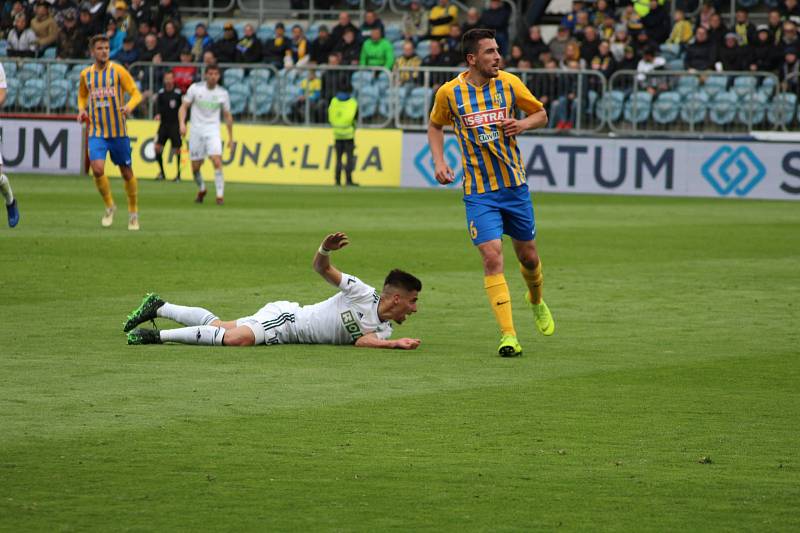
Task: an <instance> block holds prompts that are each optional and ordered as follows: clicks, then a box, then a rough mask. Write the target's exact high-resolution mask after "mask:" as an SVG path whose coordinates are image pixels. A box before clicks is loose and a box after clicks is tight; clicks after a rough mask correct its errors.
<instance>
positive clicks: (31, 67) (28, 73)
mask: <svg viewBox="0 0 800 533" xmlns="http://www.w3.org/2000/svg"><path fill="white" fill-rule="evenodd" d="M17 77H18V78H19V81H21V82H23V83H25V82H26V81H28V80H32V79H39V80H41V79H43V78H44V64H43V63H23V64H22V68H21V69H19V71H18V72H17Z"/></svg>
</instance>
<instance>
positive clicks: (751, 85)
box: [733, 76, 758, 98]
mask: <svg viewBox="0 0 800 533" xmlns="http://www.w3.org/2000/svg"><path fill="white" fill-rule="evenodd" d="M756 85H758V80H757V79H756V77H755V76H736V79H735V80H733V90H734V91H736V94H738V95H739V97H740V98H745V97H747V96H748V95H749V94H752V93H754V92H755V90H756Z"/></svg>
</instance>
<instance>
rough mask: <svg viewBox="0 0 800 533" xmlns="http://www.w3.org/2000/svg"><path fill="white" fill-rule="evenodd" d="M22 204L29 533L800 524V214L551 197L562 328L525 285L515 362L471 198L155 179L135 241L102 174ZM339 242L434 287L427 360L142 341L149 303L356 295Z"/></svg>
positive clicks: (15, 418) (359, 263)
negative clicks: (155, 296) (108, 210)
mask: <svg viewBox="0 0 800 533" xmlns="http://www.w3.org/2000/svg"><path fill="white" fill-rule="evenodd" d="M11 180H12V185H13V187H14V190H15V194H16V195H17V197H18V199H19V206H20V210H21V214H22V219H21V222H20V225H19V226H18V227H17V228H16V229H14V230H10V229H8V228H7V227H6V226H5V220H4V218H3V220H2V222H3V227H0V294H2V296H0V302H1V303H0V352H1V353H2V355H0V530H2V531H14V532H17V531H61V530H64V531H128V530H134V531H170V530H187V531H197V530H230V531H241V530H259V531H278V530H279V531H287V530H303V531H320V530H340V531H350V530H357V531H383V530H395V531H407V530H428V531H442V530H462V531H463V530H466V531H515V530H527V531H531V530H555V529H564V530H585V531H595V530H627V531H676V530H681V531H685V530H695V531H709V530H752V531H764V530H768V531H782V530H784V531H790V530H794V531H797V530H798V529H799V528H800V513H798V512H797V508H798V503H800V447H799V446H798V443H799V442H800V423H799V422H800V394H798V384H800V361H799V360H798V357H799V356H800V266H799V265H800V204H797V203H787V202H760V201H725V200H702V199H665V198H662V199H655V198H632V197H628V198H620V197H600V196H568V195H540V196H538V197H536V198H535V200H534V205H535V208H536V217H537V227H538V232H539V233H538V244H539V249H540V252H541V254H542V259H543V266H544V274H545V298H546V300H547V302H548V303H549V305H550V308H551V309H552V311H553V315H554V317H555V320H556V333H555V335H554V336H553V337H549V338H545V337H542V336H540V335H538V334H537V333H536V332H535V329H534V326H533V319H532V315H531V314H530V312H529V310H528V309H527V308H526V306H525V302H524V300H523V281H522V279H521V277H520V276H519V274H518V272H517V265H516V262H511V261H507V265H506V276H507V278H508V280H509V284H510V286H511V290H512V296H513V298H514V313H515V315H514V316H515V322H516V325H517V330H518V332H519V335H520V341H521V343H522V345H523V348H524V351H525V352H524V356H523V357H521V358H516V359H502V358H499V357H497V356H496V355H495V349H496V346H497V342H498V340H499V334H498V332H497V329H496V325H495V323H494V319H493V316H492V315H491V311H490V309H489V306H488V305H487V303H486V296H485V293H484V290H483V277H482V273H481V266H480V260H479V257H478V254H477V252H476V251H475V250H474V249H473V248H472V246H471V244H470V242H469V239H468V235H467V230H466V225H465V223H464V214H463V206H462V202H461V199H460V195H459V194H458V193H457V192H454V191H412V190H386V189H367V188H360V189H347V190H334V189H333V188H322V187H277V186H253V185H241V184H229V185H228V186H227V187H226V198H225V199H226V205H225V206H222V207H219V206H216V205H213V197H210V199H211V202H208V199H207V203H206V204H205V205H196V204H194V203H193V202H192V200H193V198H194V194H195V187H194V185H193V184H192V183H191V182H188V183H186V182H184V183H181V184H174V183H156V182H151V181H142V182H140V209H141V224H142V230H141V231H140V232H138V233H133V232H128V231H127V229H126V228H125V222H126V216H125V212H124V211H125V210H124V205H125V197H124V193H123V192H122V186H121V182H120V180H112V188H113V190H114V195H115V198H116V201H117V204H118V205H119V206H120V211H119V212H118V215H117V220H116V222H115V225H114V227H113V228H111V229H110V230H109V229H103V228H101V227H100V216H101V214H102V201H101V199H100V197H99V195H98V194H97V192H96V191H95V189H94V185H93V183H92V181H91V180H90V179H89V178H75V177H71V178H56V177H48V178H45V177H33V176H19V175H12V176H11ZM4 216H5V215H4V214H3V217H4ZM334 230H341V231H345V232H347V233H348V234H349V235H350V236H351V240H352V244H351V246H349V247H348V248H346V249H345V250H343V251H341V252H338V253H335V254H334V256H333V261H334V263H335V264H336V265H337V266H338V267H340V268H341V269H342V270H344V271H345V272H348V273H352V274H356V275H357V276H359V277H361V278H362V279H363V280H364V281H366V282H367V283H370V284H372V285H380V283H381V282H382V280H383V277H384V276H385V274H386V272H387V271H388V270H389V269H390V268H392V267H400V268H404V269H407V270H409V271H410V272H412V273H414V274H416V275H417V276H419V277H420V278H421V279H422V281H423V291H422V293H421V295H420V303H419V312H418V313H417V314H416V315H413V316H412V317H411V318H410V319H409V320H408V321H407V322H406V323H405V324H404V325H402V326H399V327H397V328H396V329H395V334H396V335H399V336H411V337H420V338H421V339H422V345H421V346H420V348H419V349H418V350H417V351H411V352H404V351H390V350H385V351H382V350H367V349H357V348H353V347H332V346H271V347H264V346H261V347H254V348H239V349H236V348H226V349H221V348H208V347H190V346H177V345H169V346H167V345H164V346H127V345H126V343H125V335H124V334H123V333H122V323H123V321H124V319H125V318H126V315H127V313H128V312H129V311H131V310H132V309H134V308H135V307H136V306H137V305H138V304H139V302H140V300H141V297H142V295H143V294H144V293H145V292H148V291H157V292H158V293H159V294H160V295H161V296H163V297H164V298H165V299H167V300H169V301H175V302H178V303H183V304H188V305H200V306H203V307H207V308H210V309H211V310H212V311H214V312H216V313H217V314H218V315H220V316H221V317H223V318H226V319H231V318H236V317H239V316H243V315H247V314H250V313H252V312H254V311H255V310H256V309H258V308H259V307H261V306H262V305H263V304H264V303H265V302H267V301H270V300H280V299H293V300H297V301H300V302H301V303H312V302H315V301H318V300H321V299H323V298H326V297H328V296H330V295H331V294H333V291H334V290H335V289H333V288H332V287H330V286H328V285H326V283H325V282H324V281H323V280H322V279H321V278H320V277H319V276H317V275H316V274H315V273H314V272H313V271H312V269H311V259H312V257H313V254H314V251H315V250H316V248H317V246H318V244H319V242H320V241H321V239H322V237H323V236H324V235H325V234H326V233H327V232H330V231H334ZM510 251H511V250H510V246H509V245H508V243H507V249H506V252H507V253H506V258H507V260H508V259H510V258H511V257H512V256H511V254H510V253H509V252H510ZM169 324H170V323H169V322H168V321H161V322H160V325H161V326H162V327H170V326H169Z"/></svg>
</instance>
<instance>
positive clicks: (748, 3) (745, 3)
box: [737, 0, 758, 10]
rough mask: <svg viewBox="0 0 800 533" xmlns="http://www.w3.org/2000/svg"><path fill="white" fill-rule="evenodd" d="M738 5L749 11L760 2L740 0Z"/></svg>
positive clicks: (756, 0)
mask: <svg viewBox="0 0 800 533" xmlns="http://www.w3.org/2000/svg"><path fill="white" fill-rule="evenodd" d="M737 5H739V6H741V7H743V8H745V9H747V10H749V9H751V8H753V7H755V6H756V5H758V0H738V1H737Z"/></svg>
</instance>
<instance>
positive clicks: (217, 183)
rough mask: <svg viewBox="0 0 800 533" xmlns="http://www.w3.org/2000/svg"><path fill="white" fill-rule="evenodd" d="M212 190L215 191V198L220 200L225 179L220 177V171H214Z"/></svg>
mask: <svg viewBox="0 0 800 533" xmlns="http://www.w3.org/2000/svg"><path fill="white" fill-rule="evenodd" d="M214 188H215V189H216V191H217V198H222V197H223V196H224V194H225V178H223V177H222V169H221V168H218V169H215V170H214Z"/></svg>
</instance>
